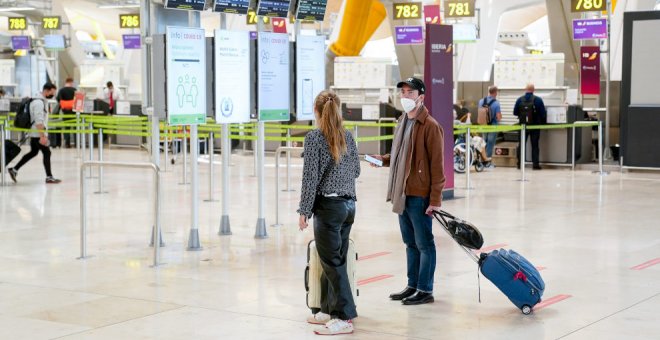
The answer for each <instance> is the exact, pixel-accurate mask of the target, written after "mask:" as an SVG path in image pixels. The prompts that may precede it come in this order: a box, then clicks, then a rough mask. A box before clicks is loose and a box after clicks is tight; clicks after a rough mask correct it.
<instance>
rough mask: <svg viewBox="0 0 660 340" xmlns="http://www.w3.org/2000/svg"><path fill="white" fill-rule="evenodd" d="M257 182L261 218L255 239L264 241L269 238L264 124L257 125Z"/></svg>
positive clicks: (258, 219)
mask: <svg viewBox="0 0 660 340" xmlns="http://www.w3.org/2000/svg"><path fill="white" fill-rule="evenodd" d="M256 145H257V148H256V150H257V152H256V155H257V163H258V164H257V182H258V184H259V190H258V191H259V216H258V218H257V226H256V230H255V233H254V238H257V239H263V238H267V237H268V232H267V231H266V218H265V216H264V209H265V205H266V197H265V192H264V156H265V148H266V143H265V132H264V122H263V121H259V122H258V123H257V143H256Z"/></svg>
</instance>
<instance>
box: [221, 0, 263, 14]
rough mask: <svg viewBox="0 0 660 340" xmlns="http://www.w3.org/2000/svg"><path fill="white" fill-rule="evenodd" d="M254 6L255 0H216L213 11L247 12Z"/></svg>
mask: <svg viewBox="0 0 660 340" xmlns="http://www.w3.org/2000/svg"><path fill="white" fill-rule="evenodd" d="M250 8H254V0H215V3H214V4H213V11H214V12H219V13H231V14H247V13H248V10H249V9H250Z"/></svg>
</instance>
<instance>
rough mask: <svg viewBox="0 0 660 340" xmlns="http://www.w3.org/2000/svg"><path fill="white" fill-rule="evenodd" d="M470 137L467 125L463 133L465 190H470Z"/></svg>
mask: <svg viewBox="0 0 660 340" xmlns="http://www.w3.org/2000/svg"><path fill="white" fill-rule="evenodd" d="M471 144H472V136H470V126H469V125H468V128H467V131H466V132H465V175H466V176H467V177H466V179H467V180H466V181H467V182H466V183H467V184H466V186H465V188H466V189H467V190H470V189H472V187H471V186H470V169H471V168H472V145H471Z"/></svg>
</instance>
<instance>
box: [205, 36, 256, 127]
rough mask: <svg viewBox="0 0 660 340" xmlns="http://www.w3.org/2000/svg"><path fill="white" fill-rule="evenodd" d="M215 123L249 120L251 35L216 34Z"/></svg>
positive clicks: (244, 121)
mask: <svg viewBox="0 0 660 340" xmlns="http://www.w3.org/2000/svg"><path fill="white" fill-rule="evenodd" d="M214 53H215V121H216V122H217V123H219V124H229V123H246V122H249V121H250V87H251V84H250V32H247V31H225V30H216V31H215V51H214Z"/></svg>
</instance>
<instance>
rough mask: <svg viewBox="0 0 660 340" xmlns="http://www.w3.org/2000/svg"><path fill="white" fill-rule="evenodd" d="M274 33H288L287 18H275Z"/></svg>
mask: <svg viewBox="0 0 660 340" xmlns="http://www.w3.org/2000/svg"><path fill="white" fill-rule="evenodd" d="M273 33H286V19H284V18H273Z"/></svg>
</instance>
